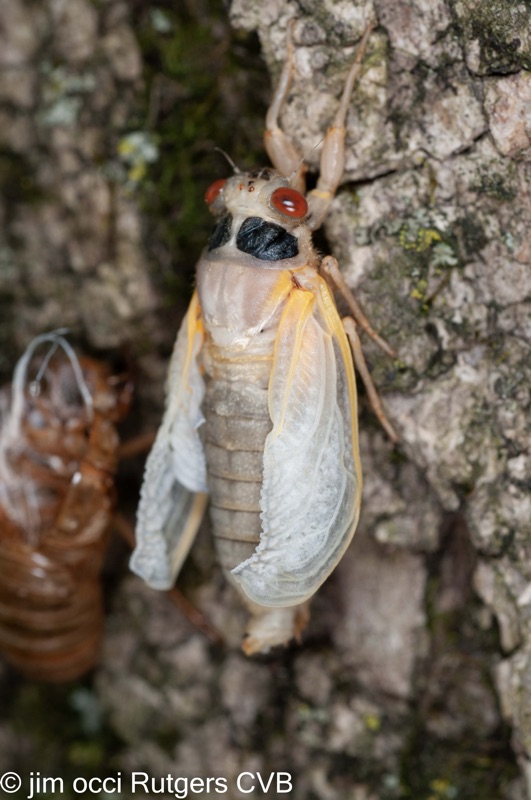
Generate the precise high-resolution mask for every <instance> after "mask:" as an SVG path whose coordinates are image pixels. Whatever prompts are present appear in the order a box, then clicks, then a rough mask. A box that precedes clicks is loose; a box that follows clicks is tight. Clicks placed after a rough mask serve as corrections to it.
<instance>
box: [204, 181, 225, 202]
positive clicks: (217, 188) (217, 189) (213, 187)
mask: <svg viewBox="0 0 531 800" xmlns="http://www.w3.org/2000/svg"><path fill="white" fill-rule="evenodd" d="M226 183H227V179H226V178H220V179H219V180H217V181H214V183H211V184H210V186H209V187H208V189H207V190H206V192H205V202H206V204H207V206H208V207H209V208H210V207H211V206H212V205H213V203H214V202H215V201H216V200H217V198H218V197H219V196H220V194H221V192H222V191H223V187H224V186H225V184H226Z"/></svg>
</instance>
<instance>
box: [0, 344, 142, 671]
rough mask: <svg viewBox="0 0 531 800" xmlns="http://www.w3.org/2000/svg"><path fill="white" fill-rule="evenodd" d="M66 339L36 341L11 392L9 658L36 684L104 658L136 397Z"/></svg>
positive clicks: (7, 431) (5, 583) (4, 553)
mask: <svg viewBox="0 0 531 800" xmlns="http://www.w3.org/2000/svg"><path fill="white" fill-rule="evenodd" d="M61 333H62V332H60V331H59V332H57V331H56V332H54V333H52V334H43V335H42V336H38V337H37V338H36V339H34V340H33V341H32V342H31V344H30V345H29V347H28V348H27V350H26V352H25V354H24V355H23V356H22V358H21V359H20V361H19V362H18V364H17V367H16V369H15V373H14V376H13V382H12V384H11V387H10V388H9V390H7V389H5V390H2V392H0V649H1V650H2V652H3V653H4V654H5V655H6V656H7V658H8V659H9V661H11V662H12V663H13V664H14V665H15V666H17V667H18V668H19V669H21V670H22V671H23V672H24V673H25V674H26V675H27V676H29V677H30V678H34V679H37V680H45V681H53V682H58V681H66V680H71V679H73V678H76V677H79V676H80V675H82V674H83V673H84V672H86V671H87V670H88V669H90V668H91V667H93V666H94V665H95V663H96V662H97V660H98V657H99V651H100V644H101V638H102V633H103V592H102V586H101V576H100V573H101V568H102V562H103V557H104V553H105V549H106V545H107V541H108V535H109V529H110V523H111V515H112V510H113V505H114V472H115V469H116V463H117V450H118V444H119V442H118V435H117V432H116V428H115V423H116V421H117V420H119V419H120V418H121V417H122V416H123V415H124V414H125V412H126V410H127V407H128V403H129V397H130V385H129V384H128V382H127V381H126V380H123V379H122V378H121V377H114V376H113V375H112V374H111V372H110V371H109V370H108V368H107V367H106V365H105V364H103V363H102V362H99V361H95V360H93V359H87V358H81V359H79V358H78V357H77V355H76V354H75V352H74V351H73V350H72V348H71V346H70V345H69V343H68V341H67V340H66V339H65V338H64V337H63V336H62V335H61ZM46 343H47V344H48V345H49V347H50V348H51V349H49V351H48V354H47V356H46V357H44V358H43V359H41V361H40V368H39V369H34V363H33V357H34V355H35V352H36V350H37V348H38V347H39V346H42V345H43V344H46ZM58 349H61V350H62V351H63V355H64V357H60V356H59V355H56V354H55V351H56V350H58ZM30 371H34V373H35V372H36V377H35V378H34V379H33V380H29V377H28V376H29V374H30Z"/></svg>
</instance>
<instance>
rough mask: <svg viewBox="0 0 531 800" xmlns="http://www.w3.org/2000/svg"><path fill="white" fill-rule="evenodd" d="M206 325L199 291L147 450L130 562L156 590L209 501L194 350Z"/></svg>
mask: <svg viewBox="0 0 531 800" xmlns="http://www.w3.org/2000/svg"><path fill="white" fill-rule="evenodd" d="M203 338H204V330H203V322H202V318H201V308H200V306H199V300H198V298H197V293H194V296H193V297H192V301H191V303H190V307H189V309H188V312H187V314H186V317H185V318H184V320H183V323H182V325H181V329H180V330H179V333H178V336H177V341H176V343H175V347H174V350H173V354H172V357H171V361H170V367H169V372H168V378H167V382H166V410H165V413H164V417H163V420H162V424H161V426H160V428H159V431H158V433H157V438H156V439H155V443H154V445H153V448H152V450H151V453H150V454H149V457H148V460H147V463H146V469H145V473H144V483H143V484H142V489H141V492H140V504H139V507H138V513H137V526H136V548H135V550H134V552H133V555H132V557H131V562H130V567H131V569H132V571H133V572H135V573H136V574H137V575H140V577H141V578H143V579H144V580H145V581H146V583H147V584H148V585H149V586H151V587H152V588H154V589H169V588H170V587H171V586H172V585H173V583H174V581H175V578H176V576H177V573H178V571H179V569H180V568H181V565H182V563H183V561H184V559H185V558H186V556H187V554H188V551H189V549H190V547H191V545H192V543H193V541H194V538H195V535H196V533H197V530H198V528H199V525H200V523H201V519H202V517H203V513H204V510H205V506H206V503H207V494H206V492H207V479H206V464H205V455H204V452H203V445H202V443H201V440H200V438H199V433H198V428H199V427H200V425H201V424H202V423H203V421H204V419H203V415H202V413H201V403H202V401H203V396H204V393H205V386H204V381H203V377H202V374H201V369H200V366H199V363H198V355H199V352H200V350H201V347H202V345H203Z"/></svg>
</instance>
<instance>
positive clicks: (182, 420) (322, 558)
mask: <svg viewBox="0 0 531 800" xmlns="http://www.w3.org/2000/svg"><path fill="white" fill-rule="evenodd" d="M371 30H372V26H369V27H368V28H367V30H366V31H365V33H364V35H363V38H362V40H361V43H360V46H359V49H358V53H357V56H356V60H355V62H354V63H353V65H352V67H351V69H350V72H349V75H348V78H347V81H346V84H345V88H344V91H343V96H342V98H341V101H340V104H339V107H338V111H337V113H336V117H335V119H334V122H333V125H332V127H331V128H330V129H329V131H328V133H327V134H326V137H325V139H324V143H323V152H322V156H321V170H320V177H319V180H318V183H317V186H316V188H315V189H314V190H312V191H311V192H309V193H308V195H307V197H305V196H304V194H303V192H304V183H305V181H304V167H301V164H302V159H301V157H300V155H299V153H298V152H297V150H296V148H295V147H294V145H293V144H292V142H291V141H290V140H289V139H288V137H287V136H286V134H285V133H284V132H283V131H282V130H281V129H280V128H279V126H278V123H277V119H278V115H279V111H280V109H281V107H282V104H283V102H284V100H285V98H286V95H287V92H288V89H289V85H290V81H291V76H292V70H293V53H292V44H291V37H289V41H288V58H287V60H286V63H285V66H284V69H283V71H282V74H281V78H280V82H279V85H278V88H277V90H276V92H275V94H274V97H273V101H272V104H271V107H270V109H269V111H268V114H267V118H266V134H265V145H266V149H267V152H268V155H269V157H270V159H271V161H272V163H273V165H274V169H269V168H265V169H259V170H256V171H252V172H246V173H243V172H240V171H239V170H237V169H236V168H235V174H234V176H233V177H230V178H228V179H226V180H219V181H216V182H215V183H213V184H212V186H211V187H210V188H209V190H208V191H207V194H206V201H207V203H208V205H209V207H210V209H211V211H212V213H213V214H214V215H215V216H216V218H217V224H216V226H215V229H214V232H213V234H212V236H211V238H210V241H209V244H208V246H207V247H206V248H205V250H204V251H203V253H202V255H201V257H200V260H199V263H198V265H197V285H196V291H195V292H194V296H193V298H192V301H191V304H190V307H189V310H188V313H187V315H186V317H185V319H184V321H183V323H182V327H181V329H180V332H179V334H178V337H177V342H176V345H175V349H174V352H173V356H172V359H171V363H170V368H169V375H168V380H167V401H166V411H165V415H164V419H163V422H162V425H161V428H160V430H159V432H158V435H157V438H156V441H155V444H154V446H153V449H152V451H151V453H150V456H149V459H148V462H147V465H146V472H145V478H144V484H143V487H142V491H141V500H140V506H139V509H138V522H137V546H136V550H135V552H134V554H133V556H132V560H131V568H132V569H133V571H134V572H136V573H137V574H139V575H140V576H141V577H142V578H144V580H145V581H146V582H147V583H148V584H149V585H150V586H152V587H154V588H156V589H167V588H169V587H170V586H171V585H172V584H173V582H174V580H175V577H176V575H177V573H178V571H179V569H180V567H181V565H182V563H183V561H184V559H185V558H186V555H187V553H188V551H189V548H190V546H191V544H192V542H193V540H194V537H195V534H196V532H197V530H198V527H199V525H200V522H201V519H202V517H203V513H204V510H205V507H206V504H207V500H208V499H209V500H210V514H211V520H212V527H213V532H214V537H215V541H216V548H217V552H218V556H219V560H220V562H221V565H222V567H223V569H224V571H225V573H226V575H227V576H228V578H229V580H230V581H231V582H232V584H233V585H234V586H235V588H236V589H237V591H238V592H239V594H240V596H241V598H242V600H243V601H244V603H245V605H246V606H247V608H248V609H249V611H250V614H251V618H250V621H249V624H248V627H247V631H246V635H245V637H244V642H243V649H244V651H245V652H246V653H247V654H251V653H255V652H260V651H267V650H268V649H269V648H270V647H271V646H274V645H278V644H284V643H286V642H288V641H289V640H290V639H291V638H292V637H296V638H297V637H298V636H299V634H300V632H301V630H302V629H303V628H304V626H305V624H306V621H307V619H308V601H309V599H310V598H311V596H312V595H313V594H314V593H315V591H316V590H317V589H318V588H319V586H320V585H321V584H322V583H323V581H324V580H325V579H326V578H327V577H328V575H329V574H330V573H331V572H332V570H333V569H334V567H335V566H336V565H337V564H338V562H339V560H340V559H341V557H342V555H343V554H344V552H345V550H346V548H347V547H348V545H349V543H350V541H351V539H352V536H353V534H354V531H355V528H356V524H357V521H358V515H359V508H360V496H361V468H360V459H359V453H358V432H357V405H356V384H355V377H354V369H353V363H352V354H354V360H355V362H356V365H357V366H358V368H359V370H360V372H361V375H362V377H363V379H364V380H365V381H366V383H367V387H368V391H369V395H370V398H371V400H372V403H373V407H374V408H375V410H376V413H377V414H378V416H379V418H380V420H381V421H382V424H383V425H384V427H385V428H386V430H387V432H388V433H389V435H390V437H391V438H392V439H393V440H396V438H397V437H396V434H395V432H394V430H393V428H392V427H391V425H390V424H389V422H388V421H387V420H386V418H385V416H384V414H383V411H382V409H381V405H380V403H379V400H378V397H377V394H376V392H375V390H374V387H373V385H372V382H371V381H370V377H369V376H368V372H367V369H366V367H365V363H364V361H363V357H362V355H361V349H360V346H359V340H358V338H357V334H356V330H355V327H356V326H355V323H354V321H353V320H352V319H351V318H349V319H348V320H341V319H340V317H339V315H338V312H337V309H336V306H335V303H334V299H333V295H332V293H331V291H330V288H329V285H328V283H327V281H326V280H325V278H324V277H323V273H324V274H325V275H326V276H327V278H328V280H329V281H331V282H332V283H334V284H335V285H336V287H337V288H338V289H339V291H340V292H341V293H342V294H343V296H344V297H345V300H346V301H347V303H348V304H349V307H350V309H351V311H352V315H353V317H355V319H356V322H357V323H358V324H359V325H361V327H363V328H364V329H365V330H366V331H367V332H368V333H369V335H371V336H372V337H373V338H374V339H375V340H376V341H377V342H378V343H379V344H380V345H381V346H382V347H383V349H384V350H385V351H386V352H387V353H389V354H391V355H393V351H392V350H391V348H390V347H389V346H388V345H387V344H386V343H385V342H383V340H381V339H380V338H379V337H378V336H377V334H375V333H374V331H373V330H372V328H371V327H370V325H369V323H368V322H367V320H366V318H365V317H364V316H363V314H362V313H361V311H360V309H359V307H358V306H357V304H356V302H355V300H354V298H352V296H351V294H350V292H349V290H348V289H347V287H346V285H345V283H344V282H343V280H342V278H341V273H340V272H339V269H338V267H337V262H336V261H335V259H333V258H332V257H330V256H328V257H326V258H324V259H322V260H321V258H320V257H319V255H318V254H317V252H316V251H315V249H314V247H313V244H312V232H313V231H314V230H316V229H317V228H319V227H320V225H321V223H322V221H323V219H324V217H325V216H326V213H327V211H328V208H329V206H330V203H331V201H332V199H333V197H334V194H335V192H336V189H337V186H338V184H339V181H340V179H341V176H342V173H343V166H344V143H345V118H346V114H347V109H348V104H349V101H350V97H351V94H352V90H353V86H354V84H355V82H356V79H357V77H358V75H359V72H360V69H361V62H362V58H363V54H364V52H365V49H366V46H367V42H368V39H369V36H370V33H371ZM349 340H350V346H349ZM351 347H352V351H351Z"/></svg>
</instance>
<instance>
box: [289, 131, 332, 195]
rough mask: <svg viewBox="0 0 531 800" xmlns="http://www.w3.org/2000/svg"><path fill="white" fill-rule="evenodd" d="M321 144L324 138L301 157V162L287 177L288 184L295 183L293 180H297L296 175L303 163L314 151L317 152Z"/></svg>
mask: <svg viewBox="0 0 531 800" xmlns="http://www.w3.org/2000/svg"><path fill="white" fill-rule="evenodd" d="M323 142H324V137H323V138H322V139H319V141H318V142H317V144H314V146H313V147H310V149H309V150H308V151H307V152H306V153H305V154H304V155H303V157H302V158H301V160H300V161H299V163H298V164H297V166H296V168H295V169H294V170H293V172H292V173H291V175H289V176H288V181H289V182H290V184H291V183H294V182H295V180H296V178H297V175H298V174H299V172H300V171H301V167H302V166H303V164H304V162H305V161H306V159H307V158H308V156H309V155H310V153H313V151H314V150H317V148H318V147H319V145H320V144H322V143H323Z"/></svg>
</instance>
